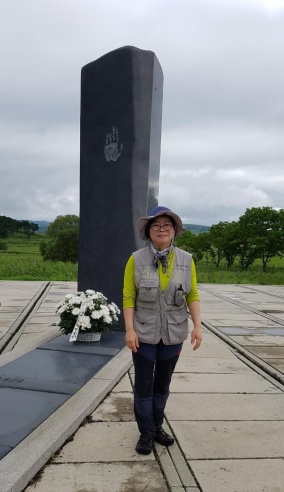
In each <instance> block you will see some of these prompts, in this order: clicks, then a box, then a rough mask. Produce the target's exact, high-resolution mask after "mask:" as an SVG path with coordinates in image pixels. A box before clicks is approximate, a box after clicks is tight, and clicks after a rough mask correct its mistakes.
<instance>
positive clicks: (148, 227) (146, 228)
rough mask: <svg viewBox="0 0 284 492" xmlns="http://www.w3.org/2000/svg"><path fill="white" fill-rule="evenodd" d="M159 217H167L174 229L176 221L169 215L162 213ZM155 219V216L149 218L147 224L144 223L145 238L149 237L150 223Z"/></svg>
mask: <svg viewBox="0 0 284 492" xmlns="http://www.w3.org/2000/svg"><path fill="white" fill-rule="evenodd" d="M159 217H166V218H167V219H169V220H170V221H171V223H172V224H173V226H174V230H176V223H175V221H174V219H173V218H172V217H171V216H170V215H167V214H164V215H159ZM155 220H156V217H154V218H153V219H151V220H149V222H147V224H146V227H145V236H146V237H147V239H150V227H151V224H153V222H155Z"/></svg>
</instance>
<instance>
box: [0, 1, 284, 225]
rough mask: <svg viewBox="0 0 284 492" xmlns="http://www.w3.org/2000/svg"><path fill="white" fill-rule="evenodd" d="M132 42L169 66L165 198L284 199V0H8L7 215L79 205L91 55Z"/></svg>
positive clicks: (238, 205)
mask: <svg viewBox="0 0 284 492" xmlns="http://www.w3.org/2000/svg"><path fill="white" fill-rule="evenodd" d="M125 45H132V46H136V47H138V48H141V49H146V50H152V51H154V52H155V54H156V56H157V58H158V59H159V61H160V64H161V66H162V69H163V73H164V100H163V129H162V148H161V166H160V193H159V204H160V205H166V206H168V207H169V208H171V209H172V210H173V211H175V212H176V213H178V214H179V215H180V216H181V217H182V218H183V219H184V221H185V222H186V223H195V224H203V225H211V224H216V223H218V222H220V221H221V220H227V221H232V220H237V219H238V218H239V216H240V215H242V214H243V213H244V212H245V209H246V208H251V207H262V206H272V207H275V208H284V0H107V1H103V0H1V2H0V55H1V56H0V63H1V72H0V73H1V76H0V171H1V175H0V176H1V179H0V215H6V216H8V217H13V218H15V219H29V220H49V221H52V220H54V219H55V218H56V216H57V215H60V214H63V215H65V214H68V213H71V214H72V213H75V214H78V213H79V165H80V164H79V138H80V133H79V132H80V128H79V121H80V71H81V67H82V66H83V65H85V64H86V63H89V62H91V61H93V60H96V59H97V58H99V57H100V56H102V55H104V54H106V53H107V52H109V51H111V50H114V49H116V48H119V47H121V46H125Z"/></svg>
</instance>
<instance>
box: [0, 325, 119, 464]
mask: <svg viewBox="0 0 284 492" xmlns="http://www.w3.org/2000/svg"><path fill="white" fill-rule="evenodd" d="M124 345H125V339H124V333H122V332H119V331H109V332H106V333H104V334H103V335H102V338H101V340H100V341H99V342H94V343H86V344H84V343H83V342H76V343H70V342H69V336H66V335H61V336H58V337H56V338H55V339H53V340H51V341H50V342H47V343H45V344H43V345H41V346H40V347H38V348H37V349H35V350H32V351H31V352H28V353H27V354H25V355H23V356H22V357H19V358H18V359H16V360H14V361H12V362H10V363H9V364H6V365H5V366H2V367H1V368H0V460H1V459H2V458H3V457H4V456H6V455H7V454H8V453H9V452H10V451H11V449H13V448H14V447H15V446H16V445H17V444H19V442H21V440H22V439H24V438H25V437H26V436H28V435H29V434H30V433H31V432H32V431H33V430H34V429H36V428H37V427H38V426H39V425H40V424H41V423H42V422H43V421H44V420H45V419H46V418H48V417H49V415H51V414H52V413H53V412H54V411H55V410H56V409H57V408H59V407H60V406H61V405H62V404H63V403H64V402H65V401H66V400H67V399H68V398H70V396H72V395H73V394H74V393H75V392H76V391H78V390H79V389H80V387H82V386H83V385H84V384H85V383H87V382H88V381H89V380H90V379H91V378H92V377H93V376H94V375H95V374H96V373H97V372H98V371H99V370H100V369H101V368H102V367H104V366H105V364H106V363H107V362H108V361H109V360H111V359H112V357H113V356H114V355H116V354H117V353H118V352H119V351H120V350H121V349H122V348H123V347H124Z"/></svg>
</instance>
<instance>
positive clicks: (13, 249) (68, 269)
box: [0, 233, 78, 282]
mask: <svg viewBox="0 0 284 492" xmlns="http://www.w3.org/2000/svg"><path fill="white" fill-rule="evenodd" d="M43 237H44V235H43V234H35V235H34V236H32V237H31V239H27V238H26V237H25V236H24V235H23V234H21V233H17V234H15V235H14V236H11V237H9V238H7V239H4V240H3V241H4V242H5V243H6V244H7V246H8V248H7V250H6V251H4V252H2V251H0V279H1V280H63V281H73V282H76V281H77V275H78V265H77V264H73V263H64V262H62V261H43V259H42V256H41V254H40V251H39V244H40V241H41V240H42V238H43Z"/></svg>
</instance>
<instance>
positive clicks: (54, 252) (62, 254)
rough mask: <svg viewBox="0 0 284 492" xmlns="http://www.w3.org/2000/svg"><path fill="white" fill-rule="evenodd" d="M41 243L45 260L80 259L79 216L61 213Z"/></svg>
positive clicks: (41, 250)
mask: <svg viewBox="0 0 284 492" xmlns="http://www.w3.org/2000/svg"><path fill="white" fill-rule="evenodd" d="M46 236H47V237H46V239H44V240H43V241H42V242H41V243H40V252H41V254H42V256H43V259H44V260H52V261H64V262H71V263H76V262H77V261H78V238H79V217H78V216H77V215H59V216H58V217H57V218H56V219H55V221H54V222H52V223H51V224H50V225H49V226H48V229H47V231H46Z"/></svg>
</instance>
